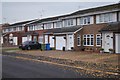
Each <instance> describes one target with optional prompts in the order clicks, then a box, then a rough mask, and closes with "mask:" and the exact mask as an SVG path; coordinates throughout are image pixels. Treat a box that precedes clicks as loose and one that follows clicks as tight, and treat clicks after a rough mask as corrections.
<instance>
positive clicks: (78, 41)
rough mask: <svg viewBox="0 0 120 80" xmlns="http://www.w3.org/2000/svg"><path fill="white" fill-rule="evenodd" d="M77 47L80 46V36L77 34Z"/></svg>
mask: <svg viewBox="0 0 120 80" xmlns="http://www.w3.org/2000/svg"><path fill="white" fill-rule="evenodd" d="M78 39H79V40H78ZM78 43H79V44H78ZM77 46H81V37H80V34H77Z"/></svg>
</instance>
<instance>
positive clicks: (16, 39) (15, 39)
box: [13, 37, 18, 45]
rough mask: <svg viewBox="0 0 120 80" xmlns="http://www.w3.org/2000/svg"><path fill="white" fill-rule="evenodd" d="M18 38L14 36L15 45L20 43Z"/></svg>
mask: <svg viewBox="0 0 120 80" xmlns="http://www.w3.org/2000/svg"><path fill="white" fill-rule="evenodd" d="M17 41H18V38H17V37H13V45H18V42H17Z"/></svg>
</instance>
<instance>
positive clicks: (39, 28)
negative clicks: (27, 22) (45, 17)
mask: <svg viewBox="0 0 120 80" xmlns="http://www.w3.org/2000/svg"><path fill="white" fill-rule="evenodd" d="M35 30H43V26H42V24H38V25H36V26H35Z"/></svg>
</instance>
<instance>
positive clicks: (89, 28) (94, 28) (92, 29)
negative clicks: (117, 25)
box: [74, 23, 106, 51]
mask: <svg viewBox="0 0 120 80" xmlns="http://www.w3.org/2000/svg"><path fill="white" fill-rule="evenodd" d="M105 25H106V23H103V24H91V25H84V26H83V29H82V30H80V31H79V32H77V33H76V34H74V39H75V41H74V49H75V50H81V49H82V48H85V49H86V50H90V49H92V50H93V51H98V50H99V48H100V47H101V46H96V34H101V33H100V32H99V30H100V29H102V28H103V27H104V26H105ZM78 34H80V38H81V45H80V46H77V35H78ZM84 34H94V45H93V46H84V45H83V43H82V41H83V35H84ZM82 45H83V46H82Z"/></svg>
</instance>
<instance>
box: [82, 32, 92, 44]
mask: <svg viewBox="0 0 120 80" xmlns="http://www.w3.org/2000/svg"><path fill="white" fill-rule="evenodd" d="M83 40H84V43H83V45H84V46H93V45H94V35H93V34H85V35H83Z"/></svg>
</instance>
